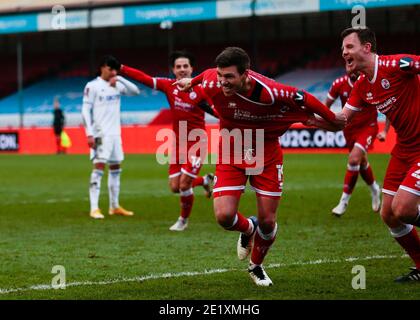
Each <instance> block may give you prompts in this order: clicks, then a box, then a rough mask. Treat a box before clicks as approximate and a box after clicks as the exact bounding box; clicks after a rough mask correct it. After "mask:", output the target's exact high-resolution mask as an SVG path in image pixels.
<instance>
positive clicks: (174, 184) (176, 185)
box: [169, 181, 179, 193]
mask: <svg viewBox="0 0 420 320" xmlns="http://www.w3.org/2000/svg"><path fill="white" fill-rule="evenodd" d="M169 188H170V189H171V191H172V192H173V193H179V183H177V182H173V181H169Z"/></svg>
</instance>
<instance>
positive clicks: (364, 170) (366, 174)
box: [359, 163, 375, 186]
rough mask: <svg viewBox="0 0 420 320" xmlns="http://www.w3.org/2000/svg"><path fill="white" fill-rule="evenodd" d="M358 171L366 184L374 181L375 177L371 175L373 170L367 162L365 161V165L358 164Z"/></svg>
mask: <svg viewBox="0 0 420 320" xmlns="http://www.w3.org/2000/svg"><path fill="white" fill-rule="evenodd" d="M359 172H360V175H361V176H362V178H363V180H365V182H366V184H367V185H368V186H370V185H371V184H372V183H374V182H375V178H374V177H373V171H372V168H371V166H370V165H369V163H367V164H366V166H365V167H362V166H360V171H359Z"/></svg>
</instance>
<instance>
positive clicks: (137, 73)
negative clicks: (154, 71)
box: [120, 64, 156, 89]
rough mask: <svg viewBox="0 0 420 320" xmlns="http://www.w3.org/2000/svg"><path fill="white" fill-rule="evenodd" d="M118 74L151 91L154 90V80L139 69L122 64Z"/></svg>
mask: <svg viewBox="0 0 420 320" xmlns="http://www.w3.org/2000/svg"><path fill="white" fill-rule="evenodd" d="M120 73H121V74H123V75H125V76H127V77H130V78H132V79H134V80H137V81H138V82H140V83H143V84H144V85H146V86H148V87H150V88H152V89H156V80H155V79H154V78H153V77H151V76H149V75H148V74H147V73H145V72H143V71H141V70H139V69H134V68H131V67H129V66H126V65H123V64H122V65H121V69H120Z"/></svg>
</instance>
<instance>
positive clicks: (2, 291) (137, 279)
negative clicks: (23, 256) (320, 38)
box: [0, 254, 408, 294]
mask: <svg viewBox="0 0 420 320" xmlns="http://www.w3.org/2000/svg"><path fill="white" fill-rule="evenodd" d="M407 257H408V256H407V255H406V254H403V255H401V256H398V255H374V256H367V257H348V258H344V259H318V260H312V261H304V262H302V261H298V262H292V263H290V264H286V263H271V264H269V265H267V266H265V268H266V269H274V268H280V267H290V266H306V265H319V264H332V263H343V262H354V261H367V260H380V259H395V258H407ZM238 270H242V269H237V268H232V269H211V270H204V271H193V272H179V273H161V274H150V275H146V276H141V277H133V278H120V279H110V280H103V281H81V282H70V283H67V284H66V288H67V287H82V286H103V285H110V284H115V283H124V282H143V281H147V280H156V279H167V278H179V277H195V276H205V275H209V274H216V273H225V272H231V271H238ZM52 289H55V288H53V287H52V286H51V285H48V284H38V285H33V286H30V287H26V288H9V289H1V288H0V294H9V293H16V292H25V291H39V290H52Z"/></svg>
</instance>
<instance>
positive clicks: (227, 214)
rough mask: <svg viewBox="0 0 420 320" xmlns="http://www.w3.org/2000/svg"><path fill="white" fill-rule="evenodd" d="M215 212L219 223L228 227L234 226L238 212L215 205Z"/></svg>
mask: <svg viewBox="0 0 420 320" xmlns="http://www.w3.org/2000/svg"><path fill="white" fill-rule="evenodd" d="M214 214H215V217H216V221H217V223H218V224H219V225H221V226H222V227H223V228H225V229H228V228H231V227H232V225H233V223H234V221H235V214H236V212H233V211H230V210H226V209H225V208H220V207H215V208H214Z"/></svg>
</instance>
